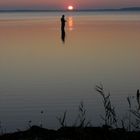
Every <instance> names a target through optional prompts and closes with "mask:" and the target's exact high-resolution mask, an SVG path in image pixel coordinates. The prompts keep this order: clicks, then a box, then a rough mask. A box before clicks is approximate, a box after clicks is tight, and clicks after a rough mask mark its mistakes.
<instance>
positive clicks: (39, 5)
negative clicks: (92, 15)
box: [0, 0, 140, 9]
mask: <svg viewBox="0 0 140 140" xmlns="http://www.w3.org/2000/svg"><path fill="white" fill-rule="evenodd" d="M68 5H73V6H74V7H75V9H93V8H122V7H138V6H140V0H0V9H67V6H68Z"/></svg>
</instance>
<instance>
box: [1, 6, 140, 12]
mask: <svg viewBox="0 0 140 140" xmlns="http://www.w3.org/2000/svg"><path fill="white" fill-rule="evenodd" d="M67 11H69V10H58V9H38V10H36V9H0V12H67ZM82 11H84V12H86V11H87V12H90V11H91V12H113V11H114V12H115V11H116V12H117V11H118V12H119V11H126V12H127V11H128V12H129V11H140V7H125V8H108V9H74V10H73V11H70V12H82Z"/></svg>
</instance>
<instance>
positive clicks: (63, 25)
mask: <svg viewBox="0 0 140 140" xmlns="http://www.w3.org/2000/svg"><path fill="white" fill-rule="evenodd" d="M65 22H67V21H66V20H65V15H62V17H61V30H64V29H65Z"/></svg>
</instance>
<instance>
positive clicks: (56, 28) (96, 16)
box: [0, 12, 140, 132]
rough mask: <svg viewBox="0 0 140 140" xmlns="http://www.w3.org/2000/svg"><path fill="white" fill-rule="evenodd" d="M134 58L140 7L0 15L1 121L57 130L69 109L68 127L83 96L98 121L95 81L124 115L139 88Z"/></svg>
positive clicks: (139, 42)
mask: <svg viewBox="0 0 140 140" xmlns="http://www.w3.org/2000/svg"><path fill="white" fill-rule="evenodd" d="M62 14H65V16H66V20H67V23H66V28H65V42H63V41H62V39H61V29H60V18H61V15H62ZM139 62H140V12H66V13H62V12H38V13H37V12H29V13H28V12H27V13H26V12H23V13H0V121H1V126H2V128H3V129H4V130H5V129H6V131H7V132H9V131H15V130H16V129H26V128H27V127H28V125H29V123H28V122H29V121H30V120H31V121H32V124H36V125H40V124H41V123H42V124H43V126H44V127H47V128H55V129H56V128H59V126H60V125H59V123H58V120H57V117H60V116H62V115H63V113H64V111H66V110H67V112H68V113H67V122H68V124H72V123H73V122H74V121H75V119H76V117H77V115H78V106H79V103H80V102H81V101H83V102H84V105H85V108H86V110H87V119H89V120H91V123H92V124H93V125H101V124H102V123H103V121H102V119H101V118H100V115H101V114H103V113H104V112H103V104H102V98H101V96H100V95H99V94H98V93H97V92H96V91H95V86H96V85H99V84H100V83H102V84H103V86H104V87H105V90H106V91H107V93H108V92H110V94H111V100H112V104H113V105H114V106H115V107H116V111H117V114H119V115H120V117H122V116H124V115H125V114H126V113H127V111H128V104H127V100H126V97H127V96H133V95H135V94H136V90H137V89H139V88H140V63H139ZM41 111H43V112H44V113H41Z"/></svg>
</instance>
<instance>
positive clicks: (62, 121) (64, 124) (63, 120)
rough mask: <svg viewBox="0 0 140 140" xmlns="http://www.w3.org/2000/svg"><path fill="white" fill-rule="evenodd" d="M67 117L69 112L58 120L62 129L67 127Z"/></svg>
mask: <svg viewBox="0 0 140 140" xmlns="http://www.w3.org/2000/svg"><path fill="white" fill-rule="evenodd" d="M66 115H67V111H65V112H64V114H63V116H61V117H57V120H58V121H59V124H60V126H61V127H66V126H67V124H66Z"/></svg>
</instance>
